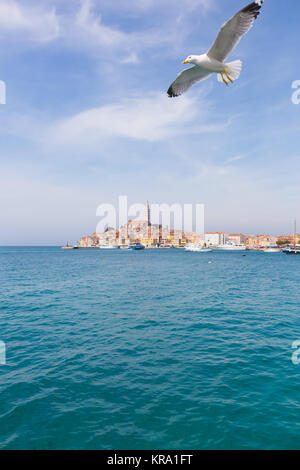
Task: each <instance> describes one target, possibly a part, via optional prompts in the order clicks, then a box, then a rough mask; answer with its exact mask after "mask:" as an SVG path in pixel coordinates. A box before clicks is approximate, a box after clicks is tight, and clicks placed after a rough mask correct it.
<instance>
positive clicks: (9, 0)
mask: <svg viewBox="0 0 300 470" xmlns="http://www.w3.org/2000/svg"><path fill="white" fill-rule="evenodd" d="M0 31H1V32H0V34H3V33H5V35H6V36H7V34H9V33H13V34H14V35H16V33H19V34H20V35H21V37H22V39H28V40H30V41H36V42H48V41H51V40H53V39H56V38H57V37H58V36H59V21H58V17H57V15H56V11H55V8H51V9H45V8H42V7H40V6H39V5H36V4H35V5H34V6H33V5H26V6H24V5H21V3H20V2H17V1H16V0H0ZM16 37H19V36H14V38H16Z"/></svg>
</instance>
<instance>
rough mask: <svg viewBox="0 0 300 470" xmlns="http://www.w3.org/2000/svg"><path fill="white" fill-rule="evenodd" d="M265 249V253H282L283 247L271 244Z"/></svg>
mask: <svg viewBox="0 0 300 470" xmlns="http://www.w3.org/2000/svg"><path fill="white" fill-rule="evenodd" d="M263 251H264V253H281V252H282V249H281V248H278V247H276V246H270V247H268V248H265V249H264V250H263Z"/></svg>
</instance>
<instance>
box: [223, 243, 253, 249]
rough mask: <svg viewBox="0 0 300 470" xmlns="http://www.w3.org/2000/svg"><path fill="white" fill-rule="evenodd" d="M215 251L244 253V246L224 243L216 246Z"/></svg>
mask: <svg viewBox="0 0 300 470" xmlns="http://www.w3.org/2000/svg"><path fill="white" fill-rule="evenodd" d="M216 250H221V251H246V250H247V247H246V245H234V244H233V243H232V244H230V243H226V244H225V245H219V246H216Z"/></svg>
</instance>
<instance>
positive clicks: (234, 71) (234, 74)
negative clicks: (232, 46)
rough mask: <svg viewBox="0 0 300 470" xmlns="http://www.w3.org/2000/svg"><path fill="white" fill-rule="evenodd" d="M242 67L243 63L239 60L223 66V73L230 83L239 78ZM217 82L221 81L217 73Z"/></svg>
mask: <svg viewBox="0 0 300 470" xmlns="http://www.w3.org/2000/svg"><path fill="white" fill-rule="evenodd" d="M242 67H243V63H242V61H241V60H234V61H233V62H228V63H227V64H225V67H224V72H225V74H226V75H227V76H228V77H230V79H231V80H232V81H234V80H237V79H238V78H239V76H240V74H241V71H242ZM226 75H225V79H226ZM218 81H219V82H222V81H223V79H222V76H221V74H220V73H218Z"/></svg>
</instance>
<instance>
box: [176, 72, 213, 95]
mask: <svg viewBox="0 0 300 470" xmlns="http://www.w3.org/2000/svg"><path fill="white" fill-rule="evenodd" d="M210 75H211V73H210V72H209V71H208V70H205V69H203V68H202V67H198V65H195V66H194V67H191V68H190V69H187V70H183V71H182V72H180V74H179V75H177V78H176V80H174V82H173V83H172V85H171V86H170V88H169V89H168V95H169V97H170V98H174V97H175V96H180V95H182V93H184V92H185V91H187V90H188V89H189V88H190V87H191V86H192V85H194V84H195V83H197V82H201V81H202V80H205V79H206V78H208V77H209V76H210Z"/></svg>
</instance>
